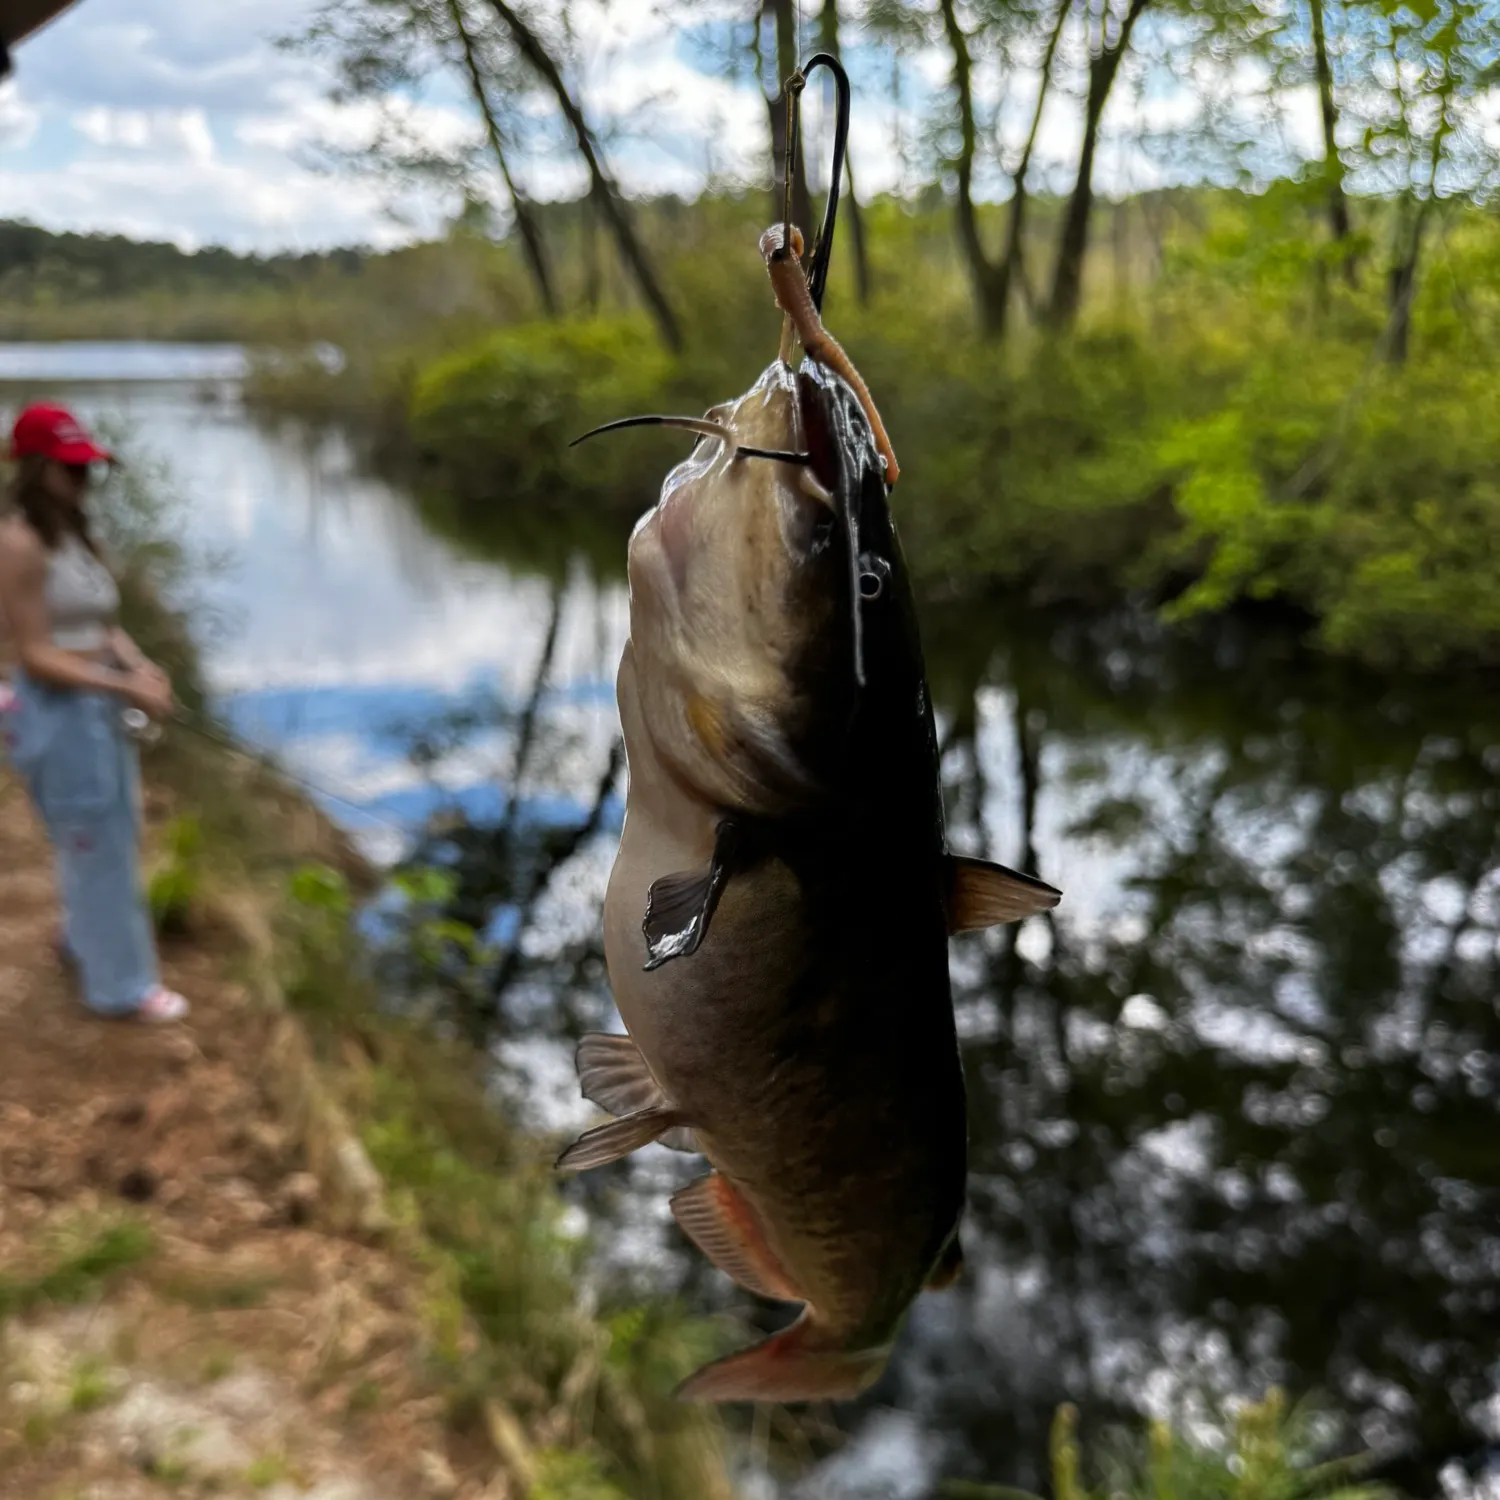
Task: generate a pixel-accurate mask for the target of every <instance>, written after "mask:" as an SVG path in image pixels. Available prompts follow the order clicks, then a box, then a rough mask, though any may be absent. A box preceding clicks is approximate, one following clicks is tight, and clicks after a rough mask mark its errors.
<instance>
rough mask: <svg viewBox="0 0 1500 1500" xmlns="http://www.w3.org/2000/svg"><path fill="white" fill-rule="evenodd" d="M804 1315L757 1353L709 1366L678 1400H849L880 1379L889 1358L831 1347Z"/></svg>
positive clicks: (886, 1349) (883, 1352)
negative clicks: (823, 1343)
mask: <svg viewBox="0 0 1500 1500" xmlns="http://www.w3.org/2000/svg"><path fill="white" fill-rule="evenodd" d="M820 1333H821V1330H820V1329H819V1326H818V1324H817V1323H816V1322H814V1320H813V1318H812V1316H811V1314H809V1313H807V1312H804V1313H803V1314H802V1316H801V1317H800V1318H798V1319H797V1321H796V1322H795V1323H793V1324H792V1326H791V1327H790V1328H783V1329H782V1330H781V1332H780V1333H776V1334H772V1336H771V1337H770V1338H768V1339H767V1340H766V1341H765V1342H764V1343H762V1344H756V1345H755V1347H754V1348H753V1349H745V1350H742V1351H741V1352H740V1353H739V1354H731V1355H730V1356H729V1357H728V1358H727V1359H721V1360H718V1361H716V1362H715V1363H714V1364H711V1365H705V1366H704V1367H703V1368H702V1369H701V1370H699V1371H698V1373H697V1374H696V1375H691V1376H689V1377H688V1379H687V1380H685V1381H684V1382H683V1383H682V1384H681V1385H680V1386H678V1388H677V1399H678V1400H679V1401H849V1400H852V1399H853V1398H854V1397H855V1396H857V1395H859V1393H860V1392H861V1391H864V1390H868V1389H869V1387H870V1386H872V1385H874V1384H875V1382H876V1381H877V1380H878V1379H879V1378H880V1373H881V1371H882V1370H884V1369H885V1366H886V1362H887V1361H888V1360H889V1359H890V1356H891V1350H890V1346H889V1345H888V1344H886V1345H882V1346H881V1347H880V1348H877V1349H840V1348H828V1347H826V1346H824V1345H822V1344H821V1342H820Z"/></svg>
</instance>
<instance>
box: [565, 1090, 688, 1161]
mask: <svg viewBox="0 0 1500 1500" xmlns="http://www.w3.org/2000/svg"><path fill="white" fill-rule="evenodd" d="M685 1123H686V1122H685V1121H684V1120H683V1118H682V1116H681V1115H680V1114H679V1113H678V1112H677V1111H676V1110H675V1109H672V1108H670V1107H668V1106H662V1107H660V1108H656V1109H642V1110H637V1111H636V1113H635V1114H633V1115H626V1116H625V1118H624V1119H623V1120H611V1121H610V1122H609V1124H608V1125H599V1126H597V1127H596V1128H595V1129H593V1130H586V1131H584V1133H583V1134H582V1135H581V1136H579V1137H578V1139H577V1140H576V1141H574V1142H573V1144H572V1145H571V1146H569V1147H568V1149H567V1150H566V1151H564V1152H563V1154H562V1155H561V1156H559V1157H558V1158H557V1162H556V1167H557V1170H558V1171H559V1172H587V1171H588V1170H589V1168H590V1167H602V1166H605V1165H606V1164H607V1163H609V1162H612V1161H619V1159H620V1158H621V1157H622V1156H629V1155H630V1153H631V1152H632V1151H639V1150H640V1149H641V1147H642V1146H649V1145H650V1144H651V1142H652V1141H654V1140H656V1139H657V1138H658V1137H660V1136H661V1135H662V1134H663V1133H664V1132H666V1131H668V1130H671V1129H672V1128H673V1127H674V1126H678V1125H682V1124H685Z"/></svg>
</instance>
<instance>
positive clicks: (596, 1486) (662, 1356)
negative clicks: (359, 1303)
mask: <svg viewBox="0 0 1500 1500" xmlns="http://www.w3.org/2000/svg"><path fill="white" fill-rule="evenodd" d="M401 879H402V882H403V884H404V886H405V887H406V890H407V894H408V898H409V899H411V898H412V897H415V898H418V900H419V902H420V901H426V900H430V899H434V898H438V897H441V896H443V895H444V893H445V892H449V890H450V881H449V879H448V877H447V875H446V873H445V872H443V871H440V870H431V869H413V870H409V871H405V872H403V874H402V877H401ZM291 890H292V895H293V898H294V899H293V900H292V902H290V903H289V904H290V905H291V906H292V907H293V908H294V910H293V912H292V914H291V915H290V916H289V919H288V920H289V925H290V933H289V936H290V938H291V941H290V943H289V944H288V945H287V947H286V949H285V950H284V951H285V952H286V963H287V973H286V978H285V979H284V986H285V988H286V990H287V993H288V995H289V997H291V998H292V999H293V1000H294V1001H295V1002H296V1003H298V1004H299V1005H300V1006H301V1007H302V1010H303V1015H304V1017H305V1019H306V1021H307V1024H308V1026H309V1030H310V1032H311V1034H312V1035H313V1036H314V1037H315V1038H319V1039H321V1040H322V1042H323V1043H324V1044H325V1045H328V1046H330V1047H340V1048H343V1047H347V1044H348V1042H349V1041H350V1040H351V1039H357V1042H358V1050H359V1051H360V1052H361V1053H362V1054H363V1055H364V1056H366V1057H368V1058H369V1059H370V1067H369V1070H368V1072H367V1073H366V1074H365V1075H364V1077H363V1079H362V1083H361V1093H360V1097H359V1099H358V1102H357V1106H356V1107H355V1108H354V1109H353V1110H352V1111H351V1113H353V1114H354V1115H355V1117H356V1118H357V1119H358V1121H359V1123H360V1126H361V1133H362V1136H363V1139H364V1143H365V1146H366V1149H367V1150H368V1151H369V1154H370V1158H371V1161H372V1162H373V1163H374V1165H375V1167H376V1169H377V1171H378V1172H379V1173H380V1176H381V1179H382V1181H383V1182H384V1184H385V1185H386V1188H387V1190H388V1192H389V1193H390V1196H391V1201H392V1205H393V1208H394V1210H395V1213H396V1217H397V1218H398V1220H399V1221H400V1222H402V1223H405V1224H408V1225H414V1226H419V1228H420V1232H421V1244H422V1246H423V1247H424V1248H423V1254H424V1256H425V1258H426V1259H427V1261H428V1269H429V1271H430V1277H429V1285H428V1307H427V1312H428V1320H427V1321H428V1325H429V1327H430V1328H431V1329H432V1331H433V1338H434V1346H435V1347H434V1354H435V1357H436V1358H437V1360H438V1361H439V1363H440V1365H441V1366H442V1367H443V1368H444V1370H445V1371H446V1375H447V1380H448V1382H449V1392H450V1409H451V1413H452V1417H451V1419H452V1420H453V1422H454V1423H455V1425H464V1426H467V1425H469V1424H471V1423H475V1422H479V1421H482V1413H483V1407H484V1403H485V1402H486V1401H489V1400H493V1399H495V1398H496V1397H499V1398H500V1399H502V1400H504V1401H505V1402H506V1403H507V1404H508V1405H509V1407H511V1408H512V1409H513V1410H514V1411H515V1413H516V1415H517V1417H518V1418H519V1419H520V1420H521V1421H522V1423H523V1424H525V1425H527V1426H530V1425H531V1424H533V1423H541V1424H542V1425H543V1426H544V1427H545V1428H546V1430H547V1431H548V1432H549V1433H551V1434H553V1435H554V1437H553V1438H552V1439H549V1441H551V1442H554V1443H555V1447H554V1448H548V1449H544V1450H542V1451H541V1452H540V1453H539V1454H538V1460H539V1466H540V1476H539V1484H540V1485H542V1486H543V1489H542V1490H541V1491H539V1492H541V1493H546V1494H549V1495H554V1496H556V1497H558V1500H608V1497H615V1496H640V1497H643V1500H644V1497H646V1496H650V1497H651V1500H702V1497H703V1496H704V1495H705V1494H715V1493H722V1480H721V1478H720V1479H718V1480H715V1479H714V1476H715V1474H717V1473H718V1468H717V1466H718V1464H719V1448H718V1444H719V1431H720V1429H719V1425H718V1420H717V1418H716V1417H715V1415H714V1414H713V1413H711V1412H705V1411H703V1410H702V1409H695V1408H691V1407H687V1406H684V1405H682V1404H681V1403H678V1402H676V1401H675V1400H674V1399H673V1398H672V1394H671V1393H672V1391H673V1389H674V1387H675V1386H676V1385H677V1384H678V1383H679V1382H680V1381H681V1380H682V1379H683V1378H684V1377H685V1376H686V1375H687V1374H688V1373H689V1372H690V1371H691V1370H692V1369H693V1368H695V1367H696V1366H697V1365H698V1364H700V1363H702V1362H703V1360H705V1359H707V1358H709V1357H711V1356H712V1354H714V1353H716V1352H717V1343H716V1339H715V1337H714V1330H713V1329H712V1328H711V1327H710V1325H708V1324H706V1323H705V1322H703V1321H701V1320H698V1319H694V1318H692V1317H690V1316H688V1315H687V1314H686V1313H685V1312H683V1311H682V1310H681V1309H679V1308H677V1307H676V1306H675V1305H673V1304H669V1303H666V1302H652V1303H649V1304H645V1305H636V1304H634V1303H631V1304H628V1305H626V1306H624V1307H620V1306H610V1305H608V1304H606V1306H605V1308H604V1309H603V1310H602V1311H601V1312H600V1313H599V1314H598V1315H597V1316H591V1315H587V1314H585V1313H584V1312H583V1311H582V1310H581V1309H580V1306H579V1301H578V1287H579V1283H580V1281H581V1279H582V1275H583V1270H584V1265H585V1258H586V1256H587V1253H588V1245H587V1242H586V1240H584V1239H582V1238H581V1237H580V1236H579V1235H578V1234H577V1232H576V1231H575V1229H574V1228H573V1226H572V1225H571V1224H570V1223H569V1222H568V1216H567V1211H566V1208H565V1205H564V1203H563V1200H562V1199H561V1197H560V1196H559V1195H558V1192H557V1184H556V1180H555V1177H554V1175H553V1173H552V1170H551V1163H550V1153H544V1152H542V1151H539V1150H538V1149H537V1148H536V1146H535V1145H534V1144H533V1143H531V1142H529V1141H528V1140H527V1139H526V1138H525V1137H524V1136H520V1135H518V1134H516V1133H515V1132H513V1131H512V1129H511V1128H510V1126H509V1125H508V1123H507V1122H506V1120H505V1119H504V1118H503V1117H502V1116H501V1115H500V1114H499V1113H498V1112H497V1111H496V1109H495V1107H494V1105H493V1103H492V1101H491V1100H490V1099H489V1098H488V1097H487V1093H486V1089H485V1085H484V1082H483V1079H482V1076H481V1070H482V1066H483V1058H482V1055H481V1054H477V1053H475V1052H474V1051H472V1050H471V1049H468V1048H466V1047H460V1046H458V1045H456V1044H452V1045H450V1044H446V1043H443V1042H441V1041H438V1040H437V1039H435V1038H434V1037H432V1036H431V1035H429V1034H427V1033H425V1032H424V1031H423V1030H421V1029H420V1028H419V1027H418V1026H417V1025H415V1024H413V1023H411V1022H408V1021H404V1020H401V1019H398V1018H396V1017H393V1016H389V1015H384V1014H382V1013H381V1011H380V1008H379V1004H378V1000H377V998H376V996H375V995H374V993H373V992H372V989H371V987H370V985H369V983H368V981H367V980H366V979H365V978H364V977H363V976H362V971H361V966H360V964H359V962H358V958H357V949H356V943H355V940H354V938H353V935H352V929H351V926H350V923H349V908H348V906H347V904H346V895H345V893H343V891H342V890H341V888H340V886H339V885H338V883H337V882H335V881H333V880H331V879H330V878H329V875H328V872H326V871H324V870H320V869H318V868H317V867H313V866H306V867H303V868H302V869H300V870H298V871H297V872H296V874H295V875H294V876H293V877H292V881H291ZM476 1332H477V1334H478V1337H479V1342H478V1346H477V1347H476V1346H475V1343H474V1334H475V1333H476Z"/></svg>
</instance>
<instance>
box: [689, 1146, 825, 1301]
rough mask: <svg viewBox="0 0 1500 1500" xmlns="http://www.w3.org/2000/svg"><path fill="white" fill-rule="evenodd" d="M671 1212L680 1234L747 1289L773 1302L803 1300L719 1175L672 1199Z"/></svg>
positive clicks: (749, 1214)
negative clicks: (680, 1230) (680, 1231)
mask: <svg viewBox="0 0 1500 1500" xmlns="http://www.w3.org/2000/svg"><path fill="white" fill-rule="evenodd" d="M671 1209H672V1217H673V1218H674V1219H676V1220H677V1223H678V1225H679V1226H680V1228H681V1229H682V1232H683V1233H684V1234H685V1235H686V1236H687V1237H688V1238H689V1239H690V1240H691V1241H692V1242H693V1243H694V1244H695V1245H696V1246H697V1247H698V1248H699V1249H700V1250H701V1251H702V1252H703V1253H704V1254H705V1255H706V1256H707V1257H708V1258H709V1260H710V1261H712V1262H713V1264H714V1265H716V1266H717V1267H718V1268H719V1270H721V1271H722V1272H724V1274H725V1275H726V1276H731V1277H733V1278H734V1280H735V1281H737V1282H739V1284H740V1285H741V1286H742V1287H744V1288H746V1290H748V1291H752V1292H754V1293H756V1295H757V1296H760V1297H770V1298H771V1299H772V1300H773V1301H777V1302H802V1301H804V1300H805V1299H804V1298H803V1296H802V1294H801V1293H800V1292H799V1291H798V1290H797V1288H796V1287H795V1286H794V1285H793V1283H792V1279H791V1277H790V1276H788V1275H787V1273H786V1271H785V1270H784V1269H783V1267H782V1265H781V1263H780V1261H779V1260H778V1259H777V1258H776V1252H775V1251H774V1250H772V1249H771V1247H770V1246H769V1245H768V1244H767V1243H766V1237H765V1233H764V1231H763V1230H762V1229H761V1227H760V1225H759V1224H758V1223H757V1222H756V1219H755V1215H754V1213H753V1211H752V1210H751V1208H750V1205H749V1204H748V1203H746V1202H745V1200H744V1198H742V1197H741V1196H740V1194H739V1193H737V1192H736V1191H735V1189H734V1186H733V1184H732V1183H731V1182H730V1181H729V1179H728V1178H727V1177H725V1176H724V1175H723V1174H722V1173H720V1172H711V1173H710V1174H709V1175H708V1176H707V1177H700V1178H699V1179H698V1181H697V1182H694V1183H691V1184H690V1185H689V1186H687V1187H685V1188H683V1189H682V1191H681V1192H679V1193H675V1194H673V1196H672V1199H671Z"/></svg>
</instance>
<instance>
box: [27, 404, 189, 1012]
mask: <svg viewBox="0 0 1500 1500" xmlns="http://www.w3.org/2000/svg"><path fill="white" fill-rule="evenodd" d="M11 457H12V458H13V459H15V460H16V462H17V466H18V467H17V473H16V477H15V480H14V484H13V487H12V490H11V499H12V502H13V507H12V509H13V513H12V514H10V515H8V516H6V517H5V518H4V519H0V613H3V614H4V616H5V619H6V621H7V622H8V624H9V628H10V636H11V647H12V650H13V652H14V657H15V662H16V667H15V680H14V684H13V686H14V691H15V696H16V703H15V708H14V710H13V711H12V712H9V713H7V714H6V715H5V716H4V717H5V720H6V721H8V738H9V740H10V742H11V758H12V760H13V762H14V764H15V766H16V769H17V770H18V771H19V772H20V773H21V776H22V778H23V779H24V781H25V783H26V787H27V790H28V791H29V792H30V794H31V798H32V801H33V802H34V803H35V804H36V807H37V810H38V811H39V812H40V814H41V816H42V820H43V822H44V823H45V824H46V827H47V833H48V836H49V837H50V838H51V840H52V846H53V849H54V851H55V853H56V857H57V872H58V884H59V887H60V889H61V894H62V905H63V930H62V937H61V947H62V949H63V950H64V951H65V953H66V954H67V956H69V957H71V958H72V960H73V961H74V962H75V963H76V965H77V968H78V972H79V975H80V977H81V980H82V987H83V997H84V1000H85V1002H86V1003H87V1004H88V1006H89V1008H90V1009H91V1010H93V1011H95V1012H97V1013H98V1014H100V1015H105V1016H117V1017H123V1018H132V1019H135V1020H140V1021H148V1022H161V1021H176V1020H179V1019H180V1018H181V1017H182V1016H184V1015H186V1014H187V1009H188V1007H187V1002H186V1001H185V1000H184V999H183V998H182V996H181V995H178V994H175V993H174V992H173V991H171V990H169V989H166V988H165V987H164V986H163V985H162V983H161V981H160V979H159V977H158V972H157V959H156V949H155V945H154V943H153V940H152V934H151V923H150V921H149V918H148V916H147V912H146V906H145V901H144V897H143V892H142V888H141V878H140V843H139V833H140V822H139V816H138V812H137V806H138V801H137V780H138V774H139V771H138V766H137V759H136V752H135V747H134V745H133V744H132V743H131V741H130V739H129V737H128V736H127V734H126V733H125V729H124V724H123V721H122V714H123V712H124V710H125V709H127V708H137V709H140V710H142V711H143V712H145V713H146V714H148V715H150V716H151V717H152V718H155V719H164V718H166V717H167V716H168V715H169V714H170V713H171V712H172V687H171V684H170V682H169V681H168V680H167V676H166V674H165V673H164V672H163V671H162V670H161V669H160V668H159V667H157V666H156V665H154V664H153V663H152V662H150V661H148V660H147V659H146V658H145V656H143V655H142V654H141V651H140V650H139V648H138V647H137V646H136V644H135V642H134V641H132V640H131V639H130V637H129V636H128V635H127V634H126V633H125V632H124V631H123V630H122V629H121V628H120V627H119V625H118V624H117V623H116V619H115V617H116V612H117V610H118V608H119V603H120V591H119V588H118V587H117V585H116V582H115V579H114V576H113V575H112V574H111V572H110V570H109V568H108V567H107V566H106V564H105V562H104V560H103V558H102V557H101V556H100V554H99V549H98V548H97V547H96V545H95V543H94V540H93V537H92V535H91V533H90V530H89V521H88V512H87V509H86V507H85V504H84V501H85V497H86V495H87V492H88V483H89V467H90V465H91V464H94V463H97V462H100V461H106V462H107V461H110V459H111V455H110V454H109V453H107V452H106V451H105V450H104V449H103V448H101V447H99V445H98V444H97V443H95V442H94V441H93V439H92V438H90V437H89V435H88V434H87V433H86V432H85V431H84V430H83V428H82V427H80V426H79V424H78V423H77V422H76V421H75V420H74V418H73V417H72V416H71V415H70V414H69V413H68V412H66V411H64V410H63V409H62V408H61V407H59V406H50V405H35V406H30V407H28V408H27V409H26V410H25V411H23V412H22V413H21V415H20V416H19V417H18V418H17V420H16V425H15V428H14V431H13V433H12V439H11Z"/></svg>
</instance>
